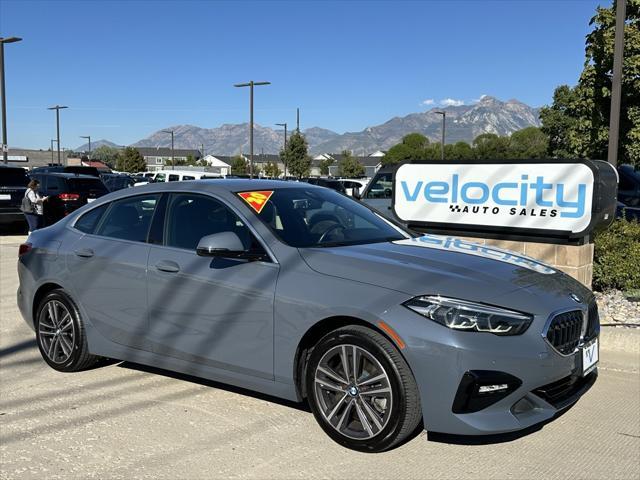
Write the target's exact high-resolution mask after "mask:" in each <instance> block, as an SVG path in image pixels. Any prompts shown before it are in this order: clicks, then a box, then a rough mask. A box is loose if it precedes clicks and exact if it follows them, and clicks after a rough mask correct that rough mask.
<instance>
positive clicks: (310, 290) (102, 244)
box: [17, 180, 599, 452]
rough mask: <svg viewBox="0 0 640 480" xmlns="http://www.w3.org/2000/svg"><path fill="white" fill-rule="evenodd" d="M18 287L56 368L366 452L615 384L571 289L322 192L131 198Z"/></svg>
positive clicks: (508, 422)
mask: <svg viewBox="0 0 640 480" xmlns="http://www.w3.org/2000/svg"><path fill="white" fill-rule="evenodd" d="M18 271H19V277H20V285H19V288H18V293H17V297H18V305H19V307H20V311H21V312H22V315H23V317H24V319H25V320H26V322H27V323H28V324H29V325H30V326H31V327H32V328H33V329H34V330H35V334H36V338H37V343H38V347H39V349H40V352H41V353H42V357H43V358H44V360H45V361H46V362H47V363H48V364H49V365H50V366H51V367H52V368H54V369H56V370H59V371H62V372H73V371H78V370H82V369H86V368H88V367H90V366H91V365H93V364H95V362H96V361H98V360H99V358H100V357H108V358H112V359H120V360H127V361H132V362H136V363H139V364H146V365H152V366H155V367H160V368H163V369H167V370H173V371H177V372H184V373H188V374H191V375H198V376H201V377H204V378H208V379H212V380H217V381H220V382H225V383H227V384H232V385H236V386H240V387H244V388H247V389H251V390H255V391H258V392H262V393H266V394H269V395H273V396H276V397H281V398H285V399H289V400H294V401H304V400H305V399H306V400H307V401H308V403H309V405H310V407H311V410H312V411H313V414H314V415H315V417H316V419H317V421H318V423H319V425H320V427H321V428H322V429H323V430H324V431H325V432H326V433H327V434H328V435H329V436H330V437H331V438H333V439H334V440H335V441H336V442H338V443H340V444H342V445H344V446H346V447H349V448H352V449H356V450H361V451H369V452H378V451H383V450H388V449H390V448H393V447H394V446H396V445H398V444H399V443H401V442H402V441H403V440H404V439H406V438H407V437H408V436H409V435H411V434H412V432H415V431H416V429H418V428H421V427H422V428H424V429H426V430H429V431H434V432H445V433H453V434H462V435H487V434H495V433H503V432H512V431H517V430H521V429H524V428H527V427H530V426H532V425H535V424H538V423H540V422H544V421H547V420H549V419H551V418H553V417H554V416H555V415H556V414H557V413H558V412H559V411H561V410H563V409H565V408H566V407H568V406H570V405H571V404H573V403H574V402H576V401H577V400H578V398H579V397H580V396H581V395H582V394H583V393H584V392H586V391H587V390H588V389H589V387H590V386H591V385H592V384H593V382H594V381H595V379H596V376H597V362H598V333H599V322H598V310H597V306H596V303H595V300H594V297H593V295H592V293H591V292H590V291H589V290H588V289H587V288H585V287H584V286H582V285H581V284H579V283H578V282H576V281H574V280H573V279H572V278H570V277H569V276H567V275H565V274H564V273H562V272H559V271H557V270H554V269H553V268H551V267H549V266H547V265H544V264H541V263H539V262H537V261H536V260H533V259H531V258H527V257H522V256H518V255H516V254H514V253H511V252H507V251H504V250H499V249H495V248H489V247H486V246H481V245H477V244H474V243H470V242H466V241H463V240H460V239H457V238H452V237H441V236H433V235H416V234H415V233H413V232H411V231H408V230H406V229H405V228H403V227H402V226H400V225H396V224H394V223H392V222H391V221H389V220H387V219H385V218H384V217H382V216H381V215H380V214H379V213H377V212H376V211H374V210H371V209H370V208H368V207H366V206H365V205H363V204H361V203H359V202H357V201H354V200H351V199H350V198H348V197H346V196H344V195H342V194H340V193H337V192H335V191H332V190H329V189H326V188H322V187H317V186H313V185H308V184H304V183H298V182H279V181H267V180H204V181H191V182H175V183H164V184H152V185H148V186H144V187H140V188H135V189H126V190H123V191H119V192H114V193H111V194H109V195H106V196H104V197H101V198H100V199H98V200H96V201H95V202H93V203H90V204H88V205H86V206H84V207H82V208H81V209H79V210H77V211H76V212H74V213H72V214H70V215H69V216H67V217H66V218H64V219H62V220H61V221H59V222H58V223H56V224H55V225H53V226H51V227H48V228H45V229H42V230H38V231H35V232H33V233H32V234H31V235H30V236H29V238H28V240H27V242H26V243H24V244H23V245H21V246H20V252H19V262H18Z"/></svg>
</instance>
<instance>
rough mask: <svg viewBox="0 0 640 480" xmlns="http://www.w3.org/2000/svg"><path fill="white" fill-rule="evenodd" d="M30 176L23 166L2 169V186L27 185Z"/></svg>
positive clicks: (0, 175)
mask: <svg viewBox="0 0 640 480" xmlns="http://www.w3.org/2000/svg"><path fill="white" fill-rule="evenodd" d="M27 183H29V178H28V177H27V174H26V172H25V171H24V169H23V168H2V169H0V187H25V186H26V185H27Z"/></svg>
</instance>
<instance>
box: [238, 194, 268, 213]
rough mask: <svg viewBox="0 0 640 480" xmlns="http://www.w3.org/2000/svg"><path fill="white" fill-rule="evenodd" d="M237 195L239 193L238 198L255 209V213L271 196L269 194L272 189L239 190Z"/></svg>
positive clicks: (259, 210) (258, 211)
mask: <svg viewBox="0 0 640 480" xmlns="http://www.w3.org/2000/svg"><path fill="white" fill-rule="evenodd" d="M238 195H240V198H242V199H243V200H244V201H245V202H247V203H248V204H249V206H250V207H251V208H253V209H254V210H255V211H256V213H260V212H261V211H262V209H263V208H264V206H265V205H266V204H267V202H268V201H269V199H270V198H271V195H273V190H262V191H260V192H240V193H238Z"/></svg>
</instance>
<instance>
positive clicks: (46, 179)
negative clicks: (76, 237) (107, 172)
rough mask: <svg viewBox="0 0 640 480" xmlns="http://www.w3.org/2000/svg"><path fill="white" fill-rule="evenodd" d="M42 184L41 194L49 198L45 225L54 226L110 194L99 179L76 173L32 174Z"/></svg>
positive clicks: (45, 212) (45, 210) (45, 211)
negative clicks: (79, 209)
mask: <svg viewBox="0 0 640 480" xmlns="http://www.w3.org/2000/svg"><path fill="white" fill-rule="evenodd" d="M29 176H30V177H31V178H33V179H35V180H38V181H39V182H40V193H41V194H42V195H43V196H46V197H49V198H48V200H47V201H46V203H45V205H44V224H45V226H49V225H53V224H54V223H56V222H57V221H58V220H60V219H61V218H64V217H66V216H67V215H69V214H70V213H71V212H73V211H74V210H77V209H78V208H80V207H82V206H83V205H86V204H87V203H91V202H93V201H94V200H95V199H97V198H100V197H101V196H103V195H106V194H107V193H109V190H108V189H107V187H106V186H105V185H104V183H103V182H102V180H101V179H100V178H99V177H94V176H92V175H79V174H75V173H59V172H45V173H39V172H36V173H30V174H29Z"/></svg>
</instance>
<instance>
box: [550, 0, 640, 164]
mask: <svg viewBox="0 0 640 480" xmlns="http://www.w3.org/2000/svg"><path fill="white" fill-rule="evenodd" d="M626 15H627V16H626V22H625V27H624V28H625V31H624V40H625V46H624V63H623V67H622V98H621V118H620V138H619V144H618V155H617V156H618V162H619V163H631V164H634V165H640V82H638V78H639V76H640V0H628V1H627V9H626ZM589 24H590V25H592V26H593V27H594V28H593V31H592V32H591V33H590V34H589V35H587V40H586V45H585V62H584V68H583V70H582V74H581V75H580V78H579V80H578V84H577V85H576V86H574V87H569V86H567V85H561V86H559V87H558V88H556V91H555V92H554V96H553V104H552V105H551V106H548V107H544V108H542V110H541V112H540V119H541V120H542V125H543V126H542V131H543V132H544V133H546V134H547V135H548V136H549V149H548V153H549V155H551V156H553V157H579V158H606V157H607V149H608V140H609V119H610V116H609V114H610V106H611V77H612V69H613V44H614V38H615V4H614V5H613V6H612V7H610V8H602V7H598V8H597V10H596V14H595V16H594V17H593V18H592V19H591V22H590V23H589Z"/></svg>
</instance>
